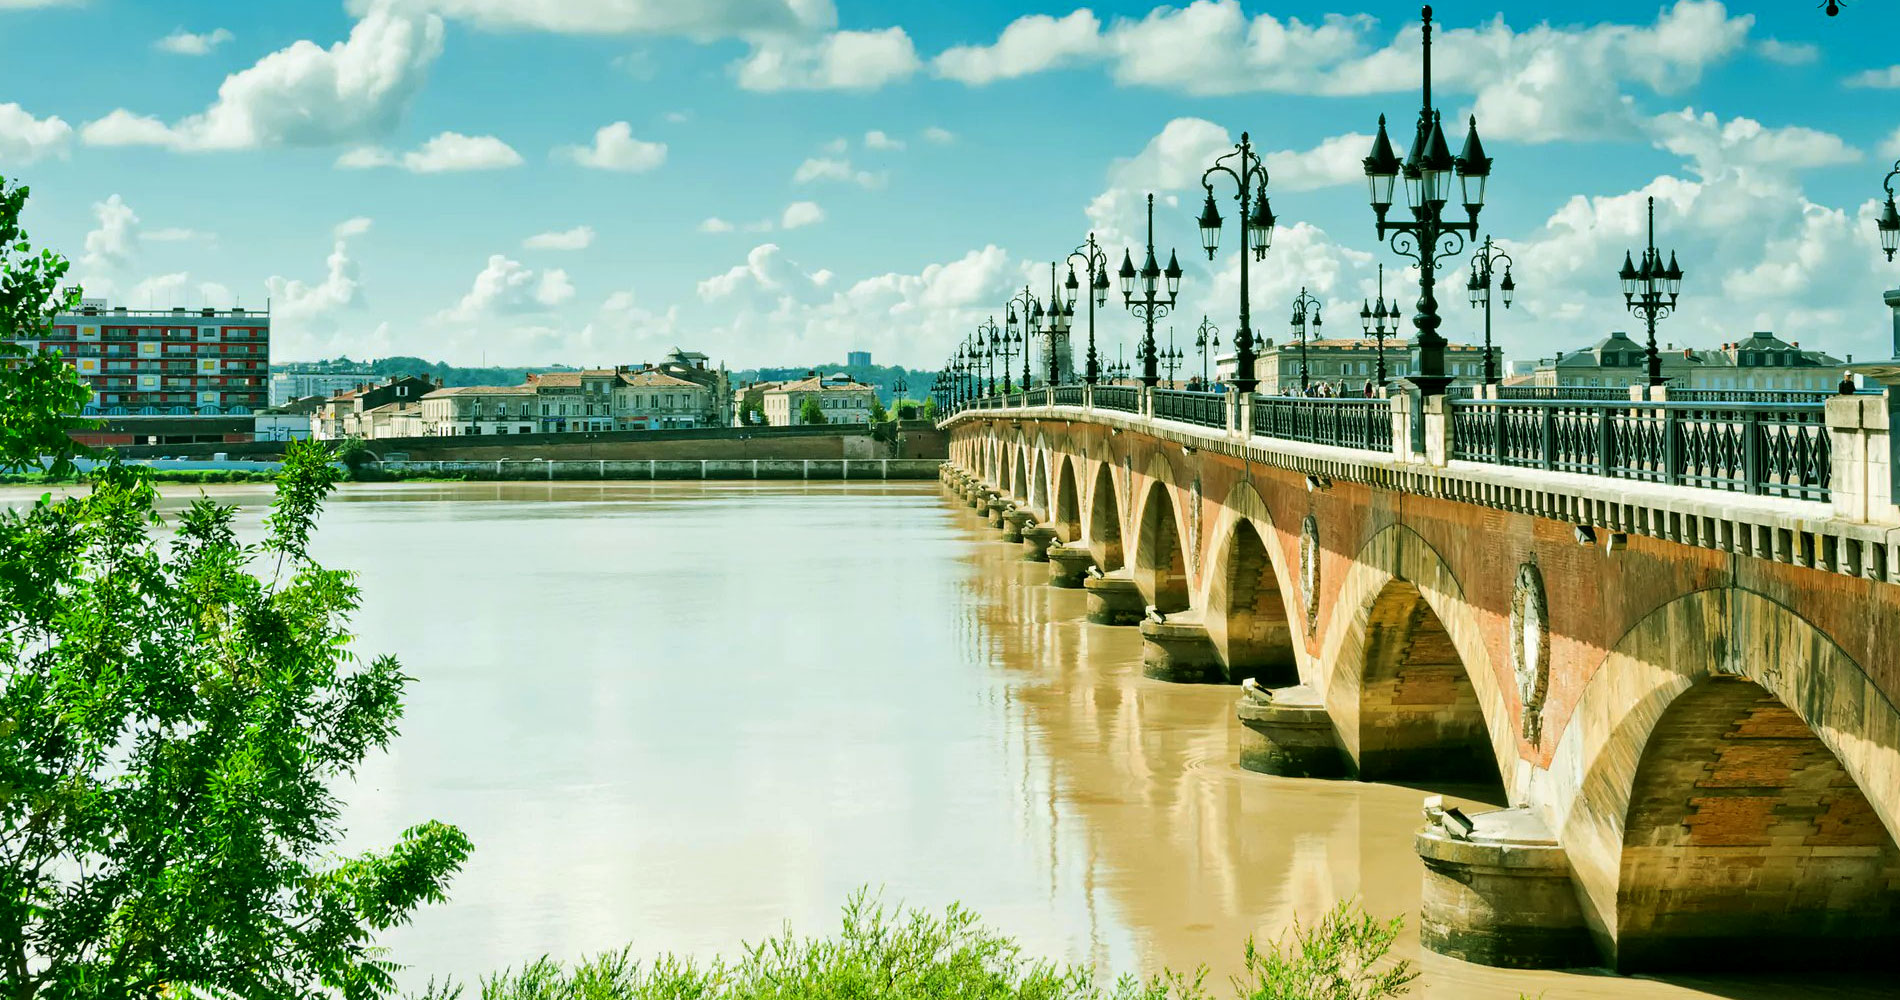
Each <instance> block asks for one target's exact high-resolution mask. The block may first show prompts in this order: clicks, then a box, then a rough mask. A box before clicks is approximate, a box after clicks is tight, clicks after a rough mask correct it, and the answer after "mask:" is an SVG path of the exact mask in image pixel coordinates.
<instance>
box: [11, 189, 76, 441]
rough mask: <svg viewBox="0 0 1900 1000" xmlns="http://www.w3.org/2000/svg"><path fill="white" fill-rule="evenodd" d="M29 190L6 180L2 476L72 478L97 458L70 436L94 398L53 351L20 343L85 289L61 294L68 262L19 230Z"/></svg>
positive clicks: (43, 327)
mask: <svg viewBox="0 0 1900 1000" xmlns="http://www.w3.org/2000/svg"><path fill="white" fill-rule="evenodd" d="M27 194H28V189H27V188H26V187H25V186H24V185H20V184H9V183H8V182H7V180H6V179H5V178H3V177H0V401H3V402H4V405H0V472H19V471H21V470H23V469H37V468H39V466H40V463H41V461H42V460H46V461H47V463H48V464H47V466H46V468H47V471H48V472H49V473H51V474H52V475H54V476H60V477H65V476H71V475H73V474H74V472H75V469H74V467H73V464H72V460H73V458H75V457H77V456H81V455H87V454H90V451H88V450H87V449H86V448H83V447H81V446H80V445H79V444H78V443H76V442H75V441H73V439H72V437H71V435H69V434H68V433H67V432H68V431H69V430H74V429H77V428H79V427H82V426H84V425H85V422H84V421H82V420H80V418H79V410H80V408H81V407H83V406H85V405H86V401H87V400H89V399H91V398H92V390H91V389H88V388H87V387H86V384H85V383H84V382H81V381H80V380H79V374H78V373H77V372H75V371H73V370H72V368H71V366H69V365H67V364H66V363H65V362H64V361H62V360H60V357H59V355H58V354H56V353H53V352H50V351H29V350H27V349H26V348H25V347H24V346H22V345H20V344H15V343H12V342H11V341H12V340H13V339H15V338H22V339H28V340H31V339H33V338H34V337H36V336H38V335H40V334H41V333H42V332H43V331H45V330H46V328H47V326H48V324H49V323H50V322H51V321H52V318H53V314H54V313H55V312H58V311H59V310H61V309H73V308H77V307H78V305H79V289H78V288H76V287H75V288H69V289H67V290H65V291H63V292H62V291H60V288H59V282H60V279H61V278H64V277H65V276H66V269H67V266H68V265H67V261H66V258H64V257H62V256H60V255H59V254H56V253H54V252H53V251H51V250H48V249H45V248H41V249H39V250H38V251H35V250H34V249H33V243H32V240H31V239H30V238H28V236H27V234H26V231H25V230H24V229H21V228H20V210H21V209H23V208H25V207H26V198H27Z"/></svg>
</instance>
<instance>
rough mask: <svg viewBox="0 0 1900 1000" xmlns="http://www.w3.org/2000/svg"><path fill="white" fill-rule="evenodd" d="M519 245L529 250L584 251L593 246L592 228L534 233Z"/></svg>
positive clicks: (583, 227) (584, 227) (578, 227)
mask: <svg viewBox="0 0 1900 1000" xmlns="http://www.w3.org/2000/svg"><path fill="white" fill-rule="evenodd" d="M521 245H522V246H523V247H524V248H526V249H529V250H585V249H587V248H588V247H590V246H593V245H594V227H593V226H575V227H574V228H572V229H562V230H554V231H550V232H545V233H536V234H535V235H533V236H530V237H528V238H527V239H525V240H522V241H521Z"/></svg>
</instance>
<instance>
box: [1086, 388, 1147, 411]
mask: <svg viewBox="0 0 1900 1000" xmlns="http://www.w3.org/2000/svg"><path fill="white" fill-rule="evenodd" d="M1089 396H1090V397H1091V398H1092V399H1093V401H1094V405H1095V407H1096V408H1097V409H1103V410H1120V411H1122V412H1124V413H1140V412H1141V390H1140V389H1137V388H1135V387H1134V386H1132V385H1098V386H1096V387H1095V388H1094V389H1093V390H1092V391H1090V393H1089Z"/></svg>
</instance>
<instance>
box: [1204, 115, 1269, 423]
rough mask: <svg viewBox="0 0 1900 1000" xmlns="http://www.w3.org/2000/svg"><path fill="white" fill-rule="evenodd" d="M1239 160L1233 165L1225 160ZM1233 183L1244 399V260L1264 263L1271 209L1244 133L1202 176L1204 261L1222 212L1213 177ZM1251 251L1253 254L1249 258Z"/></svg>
mask: <svg viewBox="0 0 1900 1000" xmlns="http://www.w3.org/2000/svg"><path fill="white" fill-rule="evenodd" d="M1232 159H1237V160H1238V162H1237V163H1235V164H1233V165H1232V166H1228V165H1227V161H1228V160H1232ZM1217 173H1221V174H1226V175H1227V176H1228V177H1231V178H1233V180H1234V187H1235V192H1234V200H1235V201H1237V202H1240V326H1239V328H1238V329H1236V330H1235V331H1234V363H1235V366H1236V369H1237V370H1236V371H1235V373H1234V391H1235V392H1238V393H1241V394H1242V395H1245V394H1247V393H1250V392H1252V391H1253V390H1254V386H1255V385H1257V384H1259V381H1260V380H1259V379H1257V378H1255V377H1254V370H1253V367H1254V349H1253V326H1252V320H1251V316H1252V314H1251V312H1250V311H1249V304H1248V288H1247V285H1248V282H1247V261H1248V260H1249V259H1250V258H1251V259H1253V260H1265V259H1266V256H1267V249H1268V248H1269V247H1271V246H1273V208H1272V207H1271V206H1269V205H1268V204H1267V164H1266V161H1264V160H1262V159H1261V158H1260V155H1259V154H1258V153H1255V152H1254V151H1253V143H1252V141H1251V140H1249V139H1248V138H1247V133H1245V132H1242V133H1240V142H1239V143H1237V144H1236V145H1235V146H1234V151H1233V152H1231V153H1227V154H1224V155H1222V156H1219V157H1217V158H1215V160H1214V165H1213V166H1211V167H1208V168H1207V169H1206V170H1204V171H1202V172H1201V187H1203V188H1205V189H1206V190H1207V204H1206V205H1204V206H1202V208H1201V219H1200V226H1201V248H1202V249H1204V250H1206V251H1207V259H1208V260H1213V259H1214V251H1215V250H1217V249H1219V248H1220V227H1221V217H1220V209H1218V208H1215V207H1214V183H1213V181H1211V180H1209V178H1211V177H1213V176H1214V175H1215V174H1217ZM1249 250H1251V251H1252V253H1248V251H1249Z"/></svg>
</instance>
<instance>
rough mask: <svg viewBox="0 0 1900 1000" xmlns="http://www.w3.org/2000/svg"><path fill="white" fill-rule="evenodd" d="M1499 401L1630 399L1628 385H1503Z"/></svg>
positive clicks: (1500, 387)
mask: <svg viewBox="0 0 1900 1000" xmlns="http://www.w3.org/2000/svg"><path fill="white" fill-rule="evenodd" d="M1672 395H1673V393H1672ZM1498 398H1499V399H1628V398H1630V390H1629V386H1626V385H1501V386H1498Z"/></svg>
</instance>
